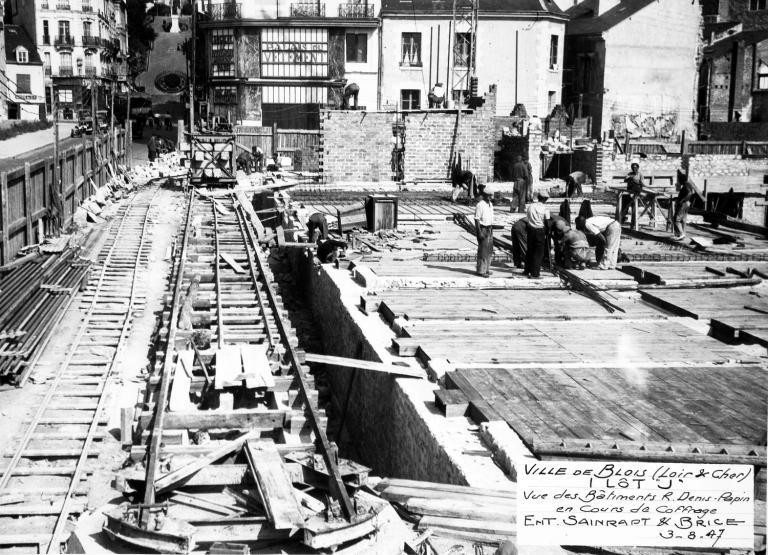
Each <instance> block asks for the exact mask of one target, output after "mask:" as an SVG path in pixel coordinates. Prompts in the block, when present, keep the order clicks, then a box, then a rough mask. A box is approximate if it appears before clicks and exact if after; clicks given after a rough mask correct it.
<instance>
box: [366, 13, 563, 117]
mask: <svg viewBox="0 0 768 555" xmlns="http://www.w3.org/2000/svg"><path fill="white" fill-rule="evenodd" d="M476 21H477V23H476V34H477V36H476V37H475V36H472V34H473V33H472V32H468V31H467V28H465V27H459V24H457V27H456V29H454V28H453V27H452V25H453V3H452V2H444V1H442V0H405V1H401V0H384V3H383V6H382V10H381V44H382V49H381V62H380V65H381V76H380V86H381V94H380V99H379V100H380V102H379V104H380V107H381V108H394V107H396V106H399V108H400V109H405V110H408V109H420V108H421V109H424V108H428V107H429V105H428V102H427V94H428V93H429V91H430V89H431V88H432V86H433V85H435V84H436V83H440V84H442V86H443V88H444V90H445V95H446V99H447V100H448V101H449V105H452V104H451V103H452V102H453V101H457V100H459V99H462V98H463V97H465V96H466V94H467V91H468V88H469V85H468V83H467V81H468V80H467V78H466V75H467V71H466V68H467V66H468V65H469V57H470V56H471V55H472V54H473V52H474V57H475V65H476V77H477V80H478V91H486V90H488V88H489V87H490V86H491V85H496V88H497V104H496V112H497V114H499V115H509V114H510V112H511V111H512V110H513V109H514V107H515V105H516V104H523V105H525V107H526V111H527V113H528V114H529V115H538V116H542V117H543V116H546V115H547V114H548V113H550V112H551V111H552V109H553V108H554V107H555V106H556V105H557V104H559V103H560V97H561V90H562V67H563V66H562V61H563V39H564V34H565V22H566V17H565V15H564V14H563V12H562V11H561V10H560V9H559V8H558V7H557V5H556V4H555V3H554V2H551V1H549V0H547V1H539V0H506V1H505V0H478V5H477V18H476ZM473 46H474V49H473Z"/></svg>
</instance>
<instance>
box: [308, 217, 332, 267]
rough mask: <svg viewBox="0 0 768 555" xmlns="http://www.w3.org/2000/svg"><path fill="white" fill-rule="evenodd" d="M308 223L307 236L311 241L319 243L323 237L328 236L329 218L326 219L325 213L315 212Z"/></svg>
mask: <svg viewBox="0 0 768 555" xmlns="http://www.w3.org/2000/svg"><path fill="white" fill-rule="evenodd" d="M306 225H307V238H308V239H309V241H310V242H311V243H317V242H318V241H320V240H321V239H327V238H328V220H326V219H325V214H321V213H320V212H315V213H314V214H312V215H311V216H310V217H309V219H308V220H307V221H306ZM320 260H322V258H321V259H320Z"/></svg>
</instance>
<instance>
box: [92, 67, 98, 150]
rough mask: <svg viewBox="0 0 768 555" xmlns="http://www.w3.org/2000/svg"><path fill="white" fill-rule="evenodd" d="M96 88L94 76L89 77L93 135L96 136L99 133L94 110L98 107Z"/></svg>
mask: <svg viewBox="0 0 768 555" xmlns="http://www.w3.org/2000/svg"><path fill="white" fill-rule="evenodd" d="M98 94H99V93H98V89H97V88H96V77H91V117H92V118H93V136H94V137H96V136H98V134H99V122H98V121H97V120H96V111H97V110H98V109H99V108H98V103H99V99H98V97H97V95H98Z"/></svg>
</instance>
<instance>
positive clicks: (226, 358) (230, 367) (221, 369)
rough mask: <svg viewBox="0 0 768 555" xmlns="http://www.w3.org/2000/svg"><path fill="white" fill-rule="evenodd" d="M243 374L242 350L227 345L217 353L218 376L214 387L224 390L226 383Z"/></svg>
mask: <svg viewBox="0 0 768 555" xmlns="http://www.w3.org/2000/svg"><path fill="white" fill-rule="evenodd" d="M241 373H242V362H241V359H240V348H239V347H237V346H235V345H225V346H223V347H222V348H221V349H218V350H217V351H216V376H215V378H214V387H215V388H216V389H224V387H225V386H224V384H225V383H226V382H230V381H232V380H233V379H234V378H235V376H237V375H238V374H241Z"/></svg>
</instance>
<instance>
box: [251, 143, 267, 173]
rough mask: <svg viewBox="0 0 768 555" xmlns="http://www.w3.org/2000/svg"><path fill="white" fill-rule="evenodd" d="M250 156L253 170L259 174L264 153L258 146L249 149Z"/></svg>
mask: <svg viewBox="0 0 768 555" xmlns="http://www.w3.org/2000/svg"><path fill="white" fill-rule="evenodd" d="M251 156H253V166H254V170H255V171H257V172H259V173H261V169H262V166H263V164H264V151H263V150H262V149H261V147H260V146H256V145H254V146H253V147H251Z"/></svg>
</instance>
